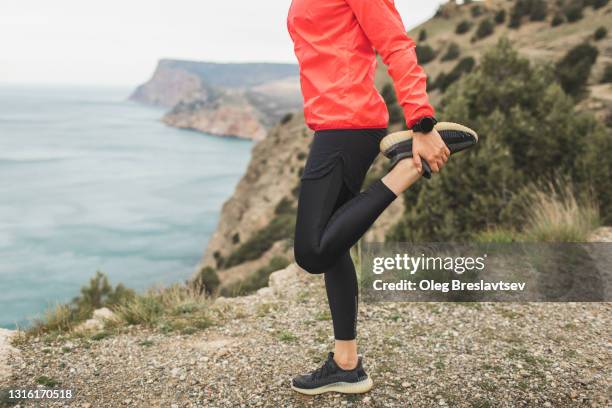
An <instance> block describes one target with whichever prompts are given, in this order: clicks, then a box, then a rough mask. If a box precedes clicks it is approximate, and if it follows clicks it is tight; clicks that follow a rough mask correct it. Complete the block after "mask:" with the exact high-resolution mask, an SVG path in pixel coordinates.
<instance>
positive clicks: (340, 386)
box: [291, 377, 374, 395]
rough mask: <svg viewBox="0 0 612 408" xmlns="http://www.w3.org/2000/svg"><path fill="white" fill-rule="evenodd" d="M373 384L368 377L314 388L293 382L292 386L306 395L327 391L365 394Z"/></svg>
mask: <svg viewBox="0 0 612 408" xmlns="http://www.w3.org/2000/svg"><path fill="white" fill-rule="evenodd" d="M373 385H374V383H373V382H372V379H371V378H370V377H368V378H366V379H365V380H361V381H359V382H355V383H347V382H337V383H333V384H328V385H324V386H323V387H318V388H312V389H309V388H298V387H296V386H295V385H293V384H292V385H291V388H292V389H293V390H294V391H297V392H299V393H301V394H306V395H319V394H324V393H326V392H340V393H342V394H363V393H364V392H368V391H370V390H371V389H372V386H373Z"/></svg>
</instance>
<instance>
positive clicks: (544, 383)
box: [10, 266, 612, 407]
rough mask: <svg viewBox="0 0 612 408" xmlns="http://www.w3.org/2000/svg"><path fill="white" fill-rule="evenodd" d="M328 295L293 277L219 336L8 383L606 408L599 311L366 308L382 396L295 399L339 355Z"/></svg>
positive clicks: (111, 393)
mask: <svg viewBox="0 0 612 408" xmlns="http://www.w3.org/2000/svg"><path fill="white" fill-rule="evenodd" d="M321 283H322V280H321V279H320V277H311V276H307V274H305V273H302V272H300V271H299V270H298V269H297V267H294V266H290V267H289V268H288V269H287V270H285V271H283V272H280V273H276V275H274V282H273V286H272V288H266V289H264V290H262V291H261V292H262V294H261V295H258V296H250V297H245V298H237V299H231V300H220V301H218V302H216V304H215V308H216V309H217V313H218V314H219V316H220V320H223V321H224V323H222V324H220V325H218V326H214V327H211V328H209V329H206V330H204V331H202V332H198V333H195V334H191V335H177V334H161V333H159V332H158V331H157V332H154V331H151V330H145V329H132V330H131V331H129V332H126V333H123V334H120V335H117V336H112V337H108V338H104V339H101V340H98V341H94V340H92V339H70V340H60V341H52V342H49V343H45V342H44V341H43V339H38V341H35V342H31V343H28V344H23V345H21V346H20V349H21V358H18V359H11V360H10V361H11V365H12V367H13V371H14V372H13V376H12V378H11V381H10V383H11V384H13V385H19V386H33V385H34V384H35V381H36V379H38V378H40V377H41V376H46V377H48V378H50V379H52V380H54V381H57V382H58V383H59V384H60V386H61V387H72V388H74V389H76V391H77V398H76V400H74V401H73V402H72V404H70V405H69V406H82V407H88V406H89V407H120V406H133V407H234V406H261V407H263V406H266V407H268V406H269V407H280V406H287V407H294V406H298V407H299V406H316V407H336V406H363V405H366V406H372V407H396V406H397V407H403V406H414V407H431V406H453V407H455V406H459V407H493V406H495V407H498V406H502V407H517V406H533V407H548V406H550V407H573V406H599V407H604V406H609V404H610V400H609V387H610V381H611V376H610V367H611V363H612V361H611V360H612V352H611V350H612V344H611V342H610V339H612V329H611V327H612V321H611V316H612V313H611V312H612V305H610V304H601V303H600V304H449V303H442V304H440V303H435V304H434V303H432V304H422V303H418V304H414V303H405V304H401V303H397V304H376V305H372V304H365V305H362V307H361V309H360V315H359V334H360V342H361V343H360V344H361V352H362V353H363V354H364V356H365V363H366V367H367V369H368V370H369V373H370V375H371V376H372V378H373V380H374V382H375V388H374V390H373V391H372V392H371V393H369V394H367V395H362V396H342V395H325V396H318V397H314V398H313V397H305V396H300V395H297V394H295V393H294V392H293V391H291V390H290V388H289V387H288V384H289V380H290V378H291V376H292V375H294V374H295V373H298V372H302V371H306V370H310V369H313V368H314V367H315V366H316V365H318V364H319V363H320V361H321V359H322V358H323V357H324V356H325V354H326V352H327V351H328V350H329V349H330V347H331V345H332V340H333V339H332V337H331V330H330V325H331V322H330V321H329V314H328V312H327V306H326V303H325V297H324V291H323V287H322V284H321ZM275 291H276V292H277V293H285V294H286V295H285V296H279V295H278V294H274V292H275ZM43 406H63V404H61V403H57V402H56V403H48V404H47V405H43Z"/></svg>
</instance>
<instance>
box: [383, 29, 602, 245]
mask: <svg viewBox="0 0 612 408" xmlns="http://www.w3.org/2000/svg"><path fill="white" fill-rule="evenodd" d="M439 116H440V118H441V119H442V120H451V121H456V122H459V123H463V124H465V125H467V126H470V127H471V128H473V129H476V130H477V131H478V133H479V136H480V141H479V145H478V146H477V147H476V148H474V149H471V150H469V151H467V152H463V153H461V154H459V155H457V156H453V157H452V158H451V160H450V161H449V163H448V164H447V165H446V166H445V168H444V170H443V171H442V172H441V173H440V174H439V175H436V176H435V177H434V178H433V179H432V180H429V181H428V182H427V184H426V185H425V187H424V188H420V189H419V190H418V193H417V194H416V195H415V194H414V192H413V191H411V190H412V189H408V190H407V192H406V194H405V199H406V201H407V202H409V203H410V205H408V206H407V207H406V212H405V213H404V215H403V217H402V219H401V220H400V222H399V223H398V224H397V225H396V226H395V227H394V228H393V229H392V230H391V231H389V233H388V236H387V239H389V240H392V241H413V242H414V241H417V242H432V241H434V242H445V241H453V240H464V239H469V238H472V237H474V236H475V235H477V234H478V233H480V232H481V231H485V230H487V229H491V228H504V229H519V228H521V227H522V226H523V225H525V223H526V222H527V219H528V214H526V213H525V211H524V208H523V207H522V206H521V205H519V204H520V203H522V202H523V201H524V197H525V196H526V194H527V193H528V191H527V186H530V185H532V184H533V183H536V182H539V181H541V180H549V179H551V178H553V177H556V176H557V175H558V174H561V175H566V176H567V177H569V178H570V180H571V181H572V182H574V183H575V185H576V187H577V189H578V191H579V192H580V191H586V190H590V189H594V190H595V191H594V194H595V199H596V200H597V201H598V202H599V204H600V210H601V213H602V214H608V213H610V210H609V209H610V202H611V201H612V200H611V198H610V194H612V193H611V192H612V185H611V182H610V177H609V174H610V171H612V169H611V166H612V163H610V160H609V159H608V157H612V135H610V134H609V133H607V132H606V131H605V129H604V128H603V127H602V126H601V125H600V124H598V122H597V120H595V119H594V118H593V117H592V116H591V115H589V114H585V113H579V112H578V111H576V109H575V101H574V100H573V99H572V98H571V97H569V96H568V95H566V94H565V93H564V92H563V90H562V89H561V87H560V86H559V84H558V83H556V82H555V78H554V72H553V70H552V69H550V68H549V67H547V66H533V65H532V64H531V63H530V62H529V61H528V60H527V59H526V58H522V57H520V56H519V55H518V53H517V52H516V51H515V50H513V49H512V47H511V45H510V43H509V41H508V40H505V39H504V40H501V41H500V42H499V44H498V45H497V46H496V47H495V48H493V49H492V50H491V51H489V52H487V53H486V54H485V55H484V56H483V59H482V62H481V64H480V65H479V66H478V67H477V68H476V69H474V70H473V71H472V72H471V73H469V74H467V75H464V76H463V78H461V80H459V81H458V82H457V83H456V84H454V85H453V86H451V87H450V88H449V89H448V90H447V91H446V93H445V94H444V95H443V98H442V101H441V107H440V109H439ZM606 177H607V178H606Z"/></svg>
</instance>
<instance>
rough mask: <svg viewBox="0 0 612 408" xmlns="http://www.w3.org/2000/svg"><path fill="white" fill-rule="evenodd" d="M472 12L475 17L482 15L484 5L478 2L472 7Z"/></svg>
mask: <svg viewBox="0 0 612 408" xmlns="http://www.w3.org/2000/svg"><path fill="white" fill-rule="evenodd" d="M470 13H471V14H472V17H473V18H476V17H480V16H481V15H482V7H480V6H479V5H478V4H476V5H474V6H473V7H472V8H471V9H470Z"/></svg>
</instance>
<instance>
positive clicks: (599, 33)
mask: <svg viewBox="0 0 612 408" xmlns="http://www.w3.org/2000/svg"><path fill="white" fill-rule="evenodd" d="M607 35H608V29H607V28H606V27H603V26H602V27H599V28H598V29H597V30H595V32H594V33H593V38H595V41H599V40H601V39H603V38H605V37H606V36H607Z"/></svg>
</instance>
